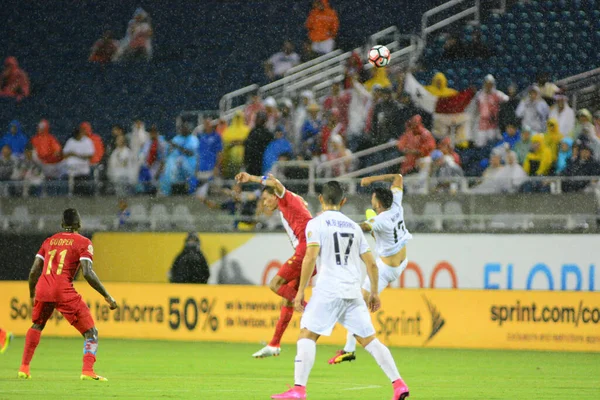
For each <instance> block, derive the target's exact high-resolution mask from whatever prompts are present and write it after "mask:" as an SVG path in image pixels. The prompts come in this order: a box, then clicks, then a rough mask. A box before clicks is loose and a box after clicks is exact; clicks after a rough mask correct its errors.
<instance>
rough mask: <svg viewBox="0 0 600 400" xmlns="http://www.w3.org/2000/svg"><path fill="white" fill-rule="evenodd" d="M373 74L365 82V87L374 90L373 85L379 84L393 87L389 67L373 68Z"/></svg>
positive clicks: (383, 86) (384, 86) (382, 86)
mask: <svg viewBox="0 0 600 400" xmlns="http://www.w3.org/2000/svg"><path fill="white" fill-rule="evenodd" d="M372 71H373V76H372V77H371V79H369V80H368V81H366V82H365V83H364V87H365V89H367V90H368V91H369V92H371V91H373V86H375V85H379V87H380V88H388V87H392V82H391V81H390V78H388V73H387V68H373V69H372Z"/></svg>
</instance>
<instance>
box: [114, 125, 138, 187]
mask: <svg viewBox="0 0 600 400" xmlns="http://www.w3.org/2000/svg"><path fill="white" fill-rule="evenodd" d="M116 143H117V146H116V147H115V149H114V150H113V151H112V153H111V154H110V157H109V159H108V170H107V173H108V179H109V180H110V182H111V183H112V184H113V186H114V188H115V193H116V194H117V196H125V195H128V194H130V192H131V184H132V182H133V178H134V177H133V176H132V170H133V168H132V163H133V154H132V153H131V150H130V149H129V147H127V142H126V141H125V136H124V135H120V136H117V137H116ZM135 178H137V176H136V177H135Z"/></svg>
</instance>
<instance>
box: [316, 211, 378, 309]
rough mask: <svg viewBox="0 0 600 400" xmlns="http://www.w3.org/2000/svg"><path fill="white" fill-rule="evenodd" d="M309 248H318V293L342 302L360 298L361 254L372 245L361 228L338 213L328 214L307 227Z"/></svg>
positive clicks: (328, 212) (323, 214) (367, 250)
mask: <svg viewBox="0 0 600 400" xmlns="http://www.w3.org/2000/svg"><path fill="white" fill-rule="evenodd" d="M306 243H307V246H308V247H310V246H319V247H320V251H319V258H318V260H317V268H318V271H319V277H318V279H317V283H316V285H315V291H319V292H321V293H323V294H324V295H326V296H329V297H334V298H341V299H356V298H361V297H362V294H361V289H360V286H361V282H362V268H361V263H362V259H361V255H362V254H364V253H366V252H369V251H370V249H369V245H368V244H367V241H366V239H365V236H364V234H363V232H362V230H361V229H360V226H359V225H358V224H357V223H356V222H354V221H352V220H351V219H350V218H348V217H347V216H345V215H344V214H342V213H341V212H339V211H325V212H323V213H322V214H321V215H319V216H318V217H316V218H313V219H312V220H310V222H309V223H308V225H307V226H306Z"/></svg>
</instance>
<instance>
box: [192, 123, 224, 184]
mask: <svg viewBox="0 0 600 400" xmlns="http://www.w3.org/2000/svg"><path fill="white" fill-rule="evenodd" d="M198 159H199V160H198V172H197V174H196V176H197V178H198V185H199V186H201V189H199V190H202V191H204V190H208V186H205V185H208V184H209V182H211V181H212V180H213V179H214V178H217V177H219V176H221V163H222V162H223V140H222V139H221V135H219V134H218V133H217V132H216V131H215V126H214V122H213V120H212V119H211V118H210V117H204V121H203V129H202V132H200V134H199V135H198Z"/></svg>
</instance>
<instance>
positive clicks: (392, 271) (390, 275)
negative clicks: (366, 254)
mask: <svg viewBox="0 0 600 400" xmlns="http://www.w3.org/2000/svg"><path fill="white" fill-rule="evenodd" d="M376 262H377V268H378V269H379V286H378V287H377V289H378V290H379V293H381V292H383V289H385V288H386V287H388V285H389V284H390V283H392V282H394V281H397V280H398V278H400V275H402V272H403V271H404V270H405V269H406V266H407V265H408V259H404V261H402V264H400V266H398V267H390V266H389V265H387V264H386V263H384V262H383V260H382V259H381V258H379V257H377V260H376ZM362 288H363V289H365V290H366V291H367V292H369V293H371V280H370V279H369V276H368V275H367V276H366V277H365V282H364V283H363V286H362ZM379 293H378V294H379Z"/></svg>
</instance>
